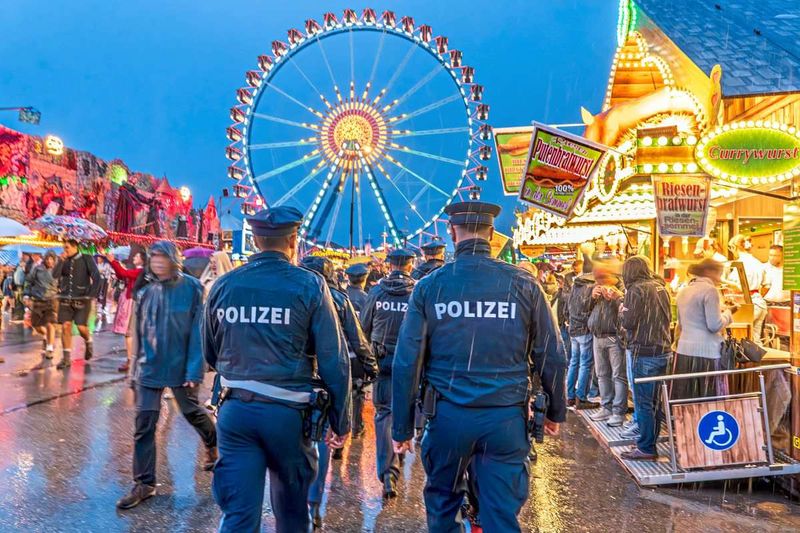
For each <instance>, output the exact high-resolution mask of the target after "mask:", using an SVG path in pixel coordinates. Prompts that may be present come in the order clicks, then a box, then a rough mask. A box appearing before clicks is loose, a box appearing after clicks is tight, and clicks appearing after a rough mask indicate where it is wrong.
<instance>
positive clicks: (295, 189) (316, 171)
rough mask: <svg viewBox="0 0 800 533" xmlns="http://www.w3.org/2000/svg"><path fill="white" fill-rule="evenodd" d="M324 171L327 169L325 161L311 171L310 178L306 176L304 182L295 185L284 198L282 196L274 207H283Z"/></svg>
mask: <svg viewBox="0 0 800 533" xmlns="http://www.w3.org/2000/svg"><path fill="white" fill-rule="evenodd" d="M324 169H325V161H320V162H319V163H318V164H317V166H316V167H314V170H312V171H311V174H309V175H308V176H306V177H305V178H303V179H302V180H300V181H298V182H297V183H296V184H295V186H294V187H292V188H291V189H289V191H288V192H287V193H286V194H284V195H283V196H281V197H280V198H279V199H278V201H277V202H275V203H274V204H273V205H283V203H284V202H286V201H287V200H289V199H290V198H292V197H293V196H294V195H295V194H297V193H298V192H300V190H301V189H302V188H303V187H305V186H306V185H307V184H308V183H309V182H310V181H311V180H313V179H314V178H315V177H317V176H318V175H319V173H320V172H322V171H323V170H324Z"/></svg>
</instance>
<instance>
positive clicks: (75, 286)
mask: <svg viewBox="0 0 800 533" xmlns="http://www.w3.org/2000/svg"><path fill="white" fill-rule="evenodd" d="M53 278H54V279H56V280H57V282H58V302H59V303H58V323H59V324H61V327H62V328H63V329H62V332H61V346H62V353H63V355H62V357H61V361H60V362H59V363H58V364H57V365H56V368H59V369H61V368H67V367H69V366H70V365H71V364H72V361H71V358H70V354H71V353H72V324H73V323H74V324H75V325H76V326H77V327H78V333H80V336H81V337H83V341H84V342H85V344H86V351H85V353H84V356H83V357H84V359H85V360H86V361H88V360H90V359H91V358H92V356H93V355H94V347H93V344H92V334H91V332H90V331H89V326H88V323H89V314H90V312H91V309H92V304H93V302H94V299H95V298H97V292H98V290H99V289H100V283H101V278H100V271H99V270H97V265H96V264H95V262H94V260H93V259H92V256H90V255H87V254H82V253H81V252H80V250H79V249H78V241H76V240H75V239H67V240H66V241H65V242H64V252H63V253H62V254H61V261H59V262H58V264H57V265H56V266H55V268H54V269H53Z"/></svg>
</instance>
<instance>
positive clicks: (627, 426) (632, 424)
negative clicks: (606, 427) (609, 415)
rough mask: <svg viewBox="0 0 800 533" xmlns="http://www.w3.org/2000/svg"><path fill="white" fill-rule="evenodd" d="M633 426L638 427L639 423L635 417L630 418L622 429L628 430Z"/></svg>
mask: <svg viewBox="0 0 800 533" xmlns="http://www.w3.org/2000/svg"><path fill="white" fill-rule="evenodd" d="M633 426H636V427H637V428H638V427H639V424H637V423H636V421H635V420H634V419H633V418H631V419H630V420H628V421H627V422H625V423H624V424H622V429H625V430H628V429H630V428H632V427H633Z"/></svg>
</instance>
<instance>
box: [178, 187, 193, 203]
mask: <svg viewBox="0 0 800 533" xmlns="http://www.w3.org/2000/svg"><path fill="white" fill-rule="evenodd" d="M178 192H180V194H181V200H183V201H184V202H188V201H189V200H191V198H192V191H190V190H189V187H187V186H185V185H184V186H183V187H181V188H180V189H178Z"/></svg>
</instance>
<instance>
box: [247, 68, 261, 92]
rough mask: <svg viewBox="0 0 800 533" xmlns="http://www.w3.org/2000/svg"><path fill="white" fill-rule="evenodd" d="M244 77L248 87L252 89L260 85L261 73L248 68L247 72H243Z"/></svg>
mask: <svg viewBox="0 0 800 533" xmlns="http://www.w3.org/2000/svg"><path fill="white" fill-rule="evenodd" d="M245 79H246V80H247V85H249V86H250V87H253V88H254V89H257V88H259V87H261V73H260V72H258V71H257V70H248V71H247V74H245Z"/></svg>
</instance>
